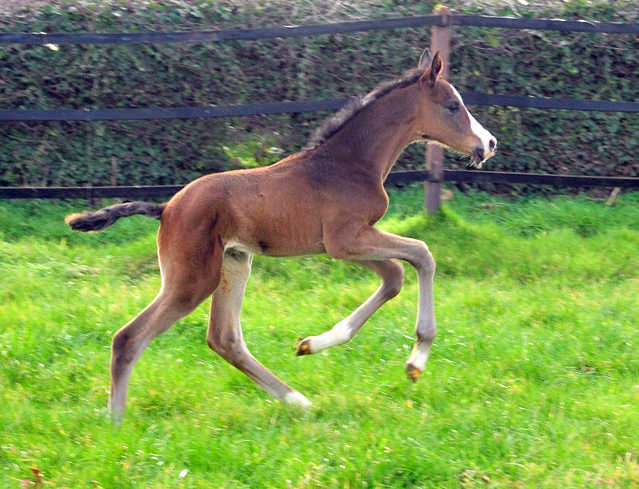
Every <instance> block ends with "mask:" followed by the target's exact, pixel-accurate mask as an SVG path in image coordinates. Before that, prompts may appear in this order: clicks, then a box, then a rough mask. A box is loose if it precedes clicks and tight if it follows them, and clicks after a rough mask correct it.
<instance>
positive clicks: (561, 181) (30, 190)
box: [0, 170, 639, 200]
mask: <svg viewBox="0 0 639 489" xmlns="http://www.w3.org/2000/svg"><path fill="white" fill-rule="evenodd" d="M424 181H431V179H430V172H429V171H428V170H411V171H398V172H392V173H390V174H389V175H388V178H387V179H386V182H385V183H386V185H404V184H409V183H414V182H424ZM444 181H449V182H468V183H493V184H499V183H501V184H508V185H513V184H526V185H551V186H553V187H617V188H639V178H625V177H586V176H576V175H548V174H541V173H512V172H491V171H472V170H444ZM182 188H184V186H183V185H149V186H133V187H0V199H86V200H91V199H116V198H118V199H128V200H132V199H169V198H171V197H172V196H173V195H175V194H176V193H177V192H179V191H180V190H181V189H182Z"/></svg>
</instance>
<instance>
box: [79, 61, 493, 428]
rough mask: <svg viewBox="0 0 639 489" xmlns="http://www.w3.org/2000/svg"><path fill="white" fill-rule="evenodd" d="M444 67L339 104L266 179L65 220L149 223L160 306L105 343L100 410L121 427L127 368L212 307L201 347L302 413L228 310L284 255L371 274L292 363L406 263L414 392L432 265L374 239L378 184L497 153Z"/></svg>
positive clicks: (392, 283) (381, 292) (411, 245)
mask: <svg viewBox="0 0 639 489" xmlns="http://www.w3.org/2000/svg"><path fill="white" fill-rule="evenodd" d="M441 71H442V60H441V57H440V56H439V54H435V56H434V57H432V58H431V56H430V54H429V53H428V51H425V52H424V54H423V55H422V57H421V59H420V62H419V66H418V68H416V69H414V70H412V71H410V72H408V73H406V74H405V75H404V76H403V77H401V78H398V79H396V80H393V81H391V82H388V83H386V84H383V85H381V86H380V87H378V88H377V89H375V90H373V91H372V92H370V93H369V94H368V95H366V96H365V97H362V98H359V99H356V100H354V101H353V102H351V103H350V104H349V105H347V106H346V107H345V108H344V109H342V110H341V111H340V112H338V113H337V115H336V116H335V117H334V118H332V119H330V120H328V121H327V123H326V124H325V125H324V126H323V127H322V128H320V130H318V131H317V132H316V134H315V135H314V136H313V137H312V139H311V141H310V142H309V144H308V146H306V147H305V148H304V149H303V150H302V151H301V152H299V153H297V154H294V155H292V156H289V157H288V158H285V159H283V160H282V161H280V162H278V163H276V164H274V165H272V166H270V167H266V168H256V169H251V170H240V171H231V172H226V173H218V174H213V175H207V176H204V177H201V178H199V179H197V180H195V181H194V182H192V183H191V184H189V185H188V186H186V187H185V188H184V189H183V190H182V191H180V192H179V193H178V194H176V195H175V196H174V197H173V198H172V199H171V200H170V201H169V202H168V203H165V204H162V205H155V204H149V203H143V202H132V203H128V204H118V205H113V206H111V207H107V208H105V209H102V210H99V211H97V212H94V213H89V214H75V215H72V216H69V217H67V223H68V224H69V226H71V228H73V229H75V230H78V231H97V230H101V229H104V228H106V227H108V226H110V225H111V224H113V223H114V222H115V221H116V220H118V219H119V218H121V217H128V216H132V215H135V214H142V215H146V216H149V217H153V218H156V219H159V220H160V223H161V224H160V229H159V232H158V259H159V263H160V270H161V274H162V287H161V289H160V292H159V294H158V296H157V297H156V298H155V300H153V302H151V304H150V305H149V306H147V307H146V309H144V310H143V311H142V312H141V313H140V314H139V315H138V316H137V317H135V318H134V319H133V320H132V321H131V322H130V323H129V324H127V325H126V326H124V327H123V328H122V329H120V330H119V331H118V332H117V333H116V334H115V336H114V337H113V348H112V356H111V393H110V400H109V408H110V411H111V412H112V414H113V415H114V416H115V417H116V418H121V417H122V416H123V414H124V408H125V403H126V391H127V387H128V384H129V379H130V377H131V373H132V371H133V367H134V365H135V364H136V362H137V361H138V359H139V358H140V356H141V355H142V352H143V351H144V350H145V348H146V347H147V346H148V345H149V343H151V341H152V340H153V339H154V338H155V337H156V336H158V335H159V334H161V333H162V332H164V331H166V330H167V329H168V328H170V327H171V326H172V325H173V324H174V323H175V322H176V321H177V320H178V319H180V318H182V317H184V316H186V315H187V314H189V313H190V312H191V311H193V310H194V309H195V308H196V307H197V306H198V305H199V304H200V303H201V302H203V301H204V300H205V299H206V298H207V297H211V296H212V299H211V318H210V324H209V328H208V332H207V335H206V340H207V343H208V345H209V346H210V347H211V348H212V349H213V350H215V351H216V352H217V353H219V354H220V355H221V356H222V357H224V358H225V359H226V360H227V361H228V362H230V363H231V364H233V365H235V366H236V367H237V368H238V369H240V370H241V371H242V372H244V373H245V374H246V375H247V376H248V377H250V378H251V379H253V380H254V381H255V382H257V383H258V384H259V385H260V386H262V387H263V388H264V389H265V390H266V391H267V392H269V393H270V394H272V395H273V396H275V397H276V398H278V399H282V400H284V401H286V402H288V403H295V404H301V405H303V406H308V405H310V403H309V401H308V400H307V399H306V397H304V396H303V395H302V394H300V393H299V392H297V391H295V390H293V389H292V388H290V387H289V386H288V385H286V384H285V383H284V382H282V381H281V380H279V379H278V378H277V377H276V376H275V375H273V374H272V373H271V372H270V371H269V370H267V369H266V368H265V367H264V366H263V365H261V364H260V363H259V362H258V361H257V360H256V359H255V358H254V357H253V356H252V355H251V353H250V352H249V350H248V349H247V347H246V344H245V343H244V340H243V338H242V329H241V327H240V320H239V318H240V308H241V307H242V301H243V299H244V291H245V288H246V283H247V281H248V278H249V275H250V272H251V262H252V258H253V255H254V254H255V253H258V254H262V255H266V256H294V255H302V254H317V253H326V254H328V255H330V256H332V257H334V258H340V259H344V260H350V261H353V262H354V263H359V264H361V265H363V266H365V267H368V268H370V269H371V270H373V271H374V272H375V273H377V274H378V275H379V276H380V277H381V280H382V284H381V286H380V287H379V289H378V290H377V291H376V292H375V293H374V294H373V295H372V296H371V297H370V298H369V299H368V300H367V301H366V302H364V303H363V304H362V305H361V306H360V307H359V308H358V309H357V310H356V311H355V312H353V313H352V314H351V315H350V316H348V317H347V318H346V319H344V320H342V321H340V322H339V323H338V324H337V325H335V326H334V327H333V328H332V329H331V330H330V331H327V332H325V333H323V334H321V335H319V336H311V337H308V338H306V339H304V340H302V341H301V342H300V343H299V345H298V347H297V354H298V355H309V354H312V353H317V352H318V351H320V350H323V349H324V348H328V347H329V346H333V345H338V344H341V343H344V342H346V341H349V340H350V339H351V338H352V337H353V336H354V335H355V334H356V333H357V331H358V330H359V329H360V328H361V327H362V325H363V324H364V323H365V322H366V320H367V319H368V318H370V317H371V316H372V315H373V313H374V312H375V311H376V310H377V309H379V307H380V306H381V305H382V304H384V303H385V302H386V301H387V300H389V299H391V298H392V297H394V296H395V295H397V294H398V293H399V291H400V289H401V286H402V280H403V276H404V269H403V267H402V265H401V264H400V263H399V262H398V261H396V260H404V261H407V262H408V263H410V264H411V265H412V266H413V267H415V269H416V270H417V277H418V281H419V302H418V314H417V325H416V334H417V341H416V343H415V346H414V348H413V351H412V353H411V356H410V358H409V359H408V362H407V364H406V369H407V371H408V375H409V376H410V378H411V379H412V380H413V381H415V380H417V378H418V377H419V375H420V374H421V372H422V371H423V370H424V367H425V365H426V360H427V358H428V352H429V350H430V347H431V345H432V343H433V339H434V338H435V312H434V308H433V276H434V273H435V261H434V260H433V257H432V255H431V254H430V252H429V251H428V247H427V246H426V245H425V244H424V243H422V242H421V241H417V240H414V239H409V238H403V237H399V236H395V235H392V234H389V233H385V232H383V231H378V230H377V229H375V228H374V227H373V225H374V224H375V223H376V222H377V221H378V220H379V219H380V218H381V217H382V216H383V215H384V213H385V212H386V209H387V207H388V195H387V194H386V192H385V190H384V185H383V184H384V180H385V178H386V176H387V175H388V173H389V172H390V170H391V167H392V166H393V164H394V163H395V160H396V159H397V157H398V156H399V155H400V153H401V152H402V151H403V150H404V148H405V147H406V146H407V145H409V144H411V143H414V142H417V141H426V142H430V143H436V144H440V145H443V146H445V147H448V148H451V149H453V150H455V151H458V152H461V153H464V154H467V155H469V156H470V158H471V161H472V163H473V164H475V165H477V166H480V165H481V164H482V162H483V161H484V160H486V159H488V158H490V157H491V156H492V155H493V154H494V152H495V147H496V145H497V142H496V140H495V138H494V137H493V136H492V135H491V134H490V133H489V132H488V131H486V129H484V128H483V127H482V126H481V125H480V124H479V123H478V122H477V121H476V120H475V119H474V117H473V116H472V115H471V114H470V113H469V112H468V111H467V110H466V107H465V106H464V103H463V101H462V99H461V97H460V95H459V93H458V92H457V90H455V88H453V86H452V85H450V84H449V83H447V82H446V81H445V80H443V79H442V78H441V77H440V73H441Z"/></svg>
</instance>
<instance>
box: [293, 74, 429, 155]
mask: <svg viewBox="0 0 639 489" xmlns="http://www.w3.org/2000/svg"><path fill="white" fill-rule="evenodd" d="M425 71H426V69H425V68H414V69H412V70H410V71H408V72H407V73H405V74H404V75H403V76H401V77H399V78H396V79H395V80H391V81H387V82H384V83H382V84H380V85H378V86H377V88H375V89H374V90H373V91H372V92H370V93H368V94H367V95H365V96H363V97H355V98H352V99H351V100H349V101H348V102H347V103H346V105H344V107H342V108H341V109H339V111H338V112H337V113H336V114H335V115H334V116H333V117H331V118H329V119H327V120H326V121H325V122H324V123H323V124H322V125H321V126H320V127H319V128H318V129H316V130H315V132H314V133H313V134H312V135H311V138H310V139H309V141H308V144H307V145H306V146H305V147H304V150H305V151H310V150H312V149H315V148H317V147H318V146H320V145H321V144H323V143H324V142H326V141H327V140H328V139H329V138H330V137H331V136H333V135H334V134H336V133H337V132H338V131H339V130H340V129H341V128H342V127H344V126H345V125H346V123H348V122H349V121H350V120H351V119H352V118H353V117H355V116H356V115H357V114H359V113H360V112H361V111H362V110H364V109H365V108H366V107H368V106H369V105H372V104H373V103H374V102H375V101H377V100H379V99H380V98H382V97H383V96H384V95H387V94H388V93H390V92H392V91H393V90H396V89H398V88H405V87H408V86H410V85H412V84H414V83H417V80H419V79H420V77H421V76H422V75H423V74H424V72H425Z"/></svg>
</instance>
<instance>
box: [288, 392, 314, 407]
mask: <svg viewBox="0 0 639 489" xmlns="http://www.w3.org/2000/svg"><path fill="white" fill-rule="evenodd" d="M284 402H285V403H287V404H297V405H298V406H302V407H303V408H304V409H309V408H310V407H311V406H312V404H311V401H309V400H308V399H306V397H305V396H303V395H302V394H300V393H299V392H297V391H293V392H289V393H288V394H286V395H285V396H284Z"/></svg>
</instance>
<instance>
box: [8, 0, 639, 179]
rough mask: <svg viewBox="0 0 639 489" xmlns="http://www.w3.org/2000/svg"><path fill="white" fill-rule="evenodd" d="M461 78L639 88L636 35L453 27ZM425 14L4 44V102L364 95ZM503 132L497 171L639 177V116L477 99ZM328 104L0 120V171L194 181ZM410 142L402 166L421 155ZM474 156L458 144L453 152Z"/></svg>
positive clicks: (165, 20)
mask: <svg viewBox="0 0 639 489" xmlns="http://www.w3.org/2000/svg"><path fill="white" fill-rule="evenodd" d="M447 5H448V6H449V7H450V9H451V11H452V12H453V13H458V14H463V13H466V14H489V15H516V16H522V17H537V18H562V19H570V20H574V19H585V20H597V21H617V22H639V4H637V3H636V2H634V1H620V0H615V1H610V0H596V1H587V0H578V1H575V0H571V1H567V2H566V1H558V0H549V1H547V2H546V3H544V4H543V5H541V6H540V5H539V2H537V4H536V5H535V6H531V5H529V4H528V3H527V2H525V1H522V0H520V1H519V3H514V2H505V1H504V2H503V3H499V2H497V3H495V2H486V3H482V2H466V1H464V0H452V1H450V2H448V3H447ZM434 6H435V2H432V1H423V0H407V1H401V0H394V1H391V0H386V1H380V2H372V3H371V2H365V1H362V0H357V1H353V2H330V1H328V0H285V1H281V2H278V3H269V2H257V1H248V0H243V1H237V0H236V1H234V2H219V1H212V0H207V1H203V2H182V1H175V0H157V1H148V2H135V1H133V0H128V1H124V0H122V1H100V0H84V1H82V2H61V3H58V4H44V5H41V6H40V7H37V8H36V7H31V8H26V7H25V8H22V9H19V10H14V11H12V12H9V13H4V14H3V15H2V16H1V17H0V31H2V32H74V33H79V32H142V31H149V30H151V31H181V30H194V29H233V28H253V27H275V26H283V25H303V24H313V23H325V22H338V21H346V20H364V19H376V18H389V17H399V16H409V15H429V14H431V13H432V11H433V8H434ZM452 33H453V50H452V53H451V81H452V82H453V83H454V84H455V85H456V86H457V88H458V89H459V90H460V91H461V92H486V93H499V94H508V95H531V96H544V97H565V98H585V99H596V100H619V101H637V100H639V54H638V53H639V39H637V37H635V36H628V35H605V34H584V33H558V32H542V31H528V30H525V31H518V30H510V29H508V30H507V29H488V28H475V27H466V28H462V27H453V28H452ZM429 40H430V27H427V26H426V27H423V28H419V29H402V30H391V31H373V32H368V33H357V34H353V35H332V36H328V35H323V36H316V37H309V38H299V39H282V40H266V41H252V42H249V41H238V42H222V43H193V44H192V43H182V44H180V43H176V44H154V45H82V46H75V45H74V46H67V45H63V46H48V47H45V46H28V45H15V44H14V45H6V44H5V45H3V46H2V47H0V108H1V109H98V108H124V107H129V108H149V107H179V106H189V105H197V106H201V105H227V104H243V103H259V102H275V101H293V100H304V99H318V98H332V97H344V96H349V95H355V94H363V93H366V92H367V91H368V90H370V89H372V88H373V87H374V86H375V85H377V84H378V83H379V82H381V81H384V80H387V79H389V78H391V77H394V76H397V75H399V74H401V72H402V71H404V70H406V69H408V68H410V67H412V66H413V65H414V64H415V63H416V62H417V59H418V57H419V55H420V53H421V51H422V50H423V48H424V47H426V46H428V44H429ZM472 111H473V112H474V113H475V115H476V117H477V119H478V120H480V121H481V122H482V123H483V124H484V125H485V126H486V127H487V128H488V129H489V130H490V131H491V132H492V133H493V134H495V135H496V137H497V138H498V140H499V154H498V156H496V157H495V158H493V159H492V160H491V161H490V168H491V169H498V170H505V171H530V172H541V173H569V174H585V175H624V176H637V175H639V161H638V159H637V157H636V154H637V150H638V149H639V115H637V114H622V113H592V112H576V111H563V110H561V111H546V110H539V109H516V108H501V107H490V108H487V107H473V108H472ZM328 115H330V114H327V113H314V114H296V115H281V116H280V115H278V116H268V117H266V116H251V117H243V118H233V119H196V120H174V121H141V122H95V123H91V122H46V123H41V122H28V123H26V122H0V185H2V186H20V185H50V186H54V185H55V186H71V185H86V184H91V185H111V184H118V185H131V184H135V185H139V184H174V183H185V182H187V181H190V180H192V179H194V178H196V177H197V176H199V175H202V174H205V173H210V172H215V171H221V170H227V169H232V168H239V167H250V166H256V165H265V164H269V163H272V162H274V161H276V160H278V159H279V158H280V157H281V154H282V153H291V152H294V151H297V150H299V149H300V148H301V147H302V146H303V145H304V143H305V142H306V139H307V138H308V136H309V134H310V132H311V131H312V130H313V129H314V128H315V127H316V126H317V125H318V124H319V123H320V121H321V119H323V118H324V117H327V116H328ZM423 155H424V149H423V147H421V146H415V147H411V148H409V150H407V151H406V152H405V153H404V155H403V156H402V157H401V158H400V161H399V162H398V165H397V167H396V168H404V169H406V168H415V167H421V166H422V165H423V158H424V157H423ZM467 161H468V160H459V159H458V158H457V157H456V156H454V155H451V156H450V157H448V158H447V166H452V167H455V166H460V167H463V166H464V165H465V164H466V162H467Z"/></svg>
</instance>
